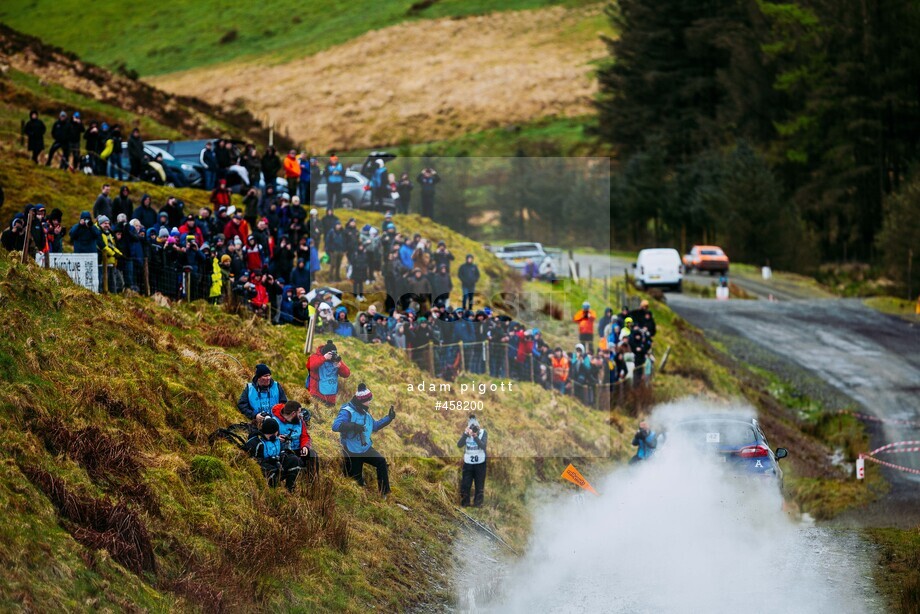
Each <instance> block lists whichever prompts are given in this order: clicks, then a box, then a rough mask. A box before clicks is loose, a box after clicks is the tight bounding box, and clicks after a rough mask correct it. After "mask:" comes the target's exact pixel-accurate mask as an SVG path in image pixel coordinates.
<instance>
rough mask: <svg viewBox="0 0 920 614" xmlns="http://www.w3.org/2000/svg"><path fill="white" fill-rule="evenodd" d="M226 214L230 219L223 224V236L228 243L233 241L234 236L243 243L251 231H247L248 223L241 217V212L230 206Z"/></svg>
mask: <svg viewBox="0 0 920 614" xmlns="http://www.w3.org/2000/svg"><path fill="white" fill-rule="evenodd" d="M227 215H228V216H230V221H229V222H227V223H226V224H225V225H224V237H225V238H226V239H227V242H228V243H229V242H230V241H233V239H234V238H235V237H239V238H240V241H242V242H243V244H244V245H245V243H246V239H247V238H248V237H249V235H250V234H251V233H250V232H249V223H248V222H247V221H246V220H244V219H243V212H242V211H239V210H237V209H236V208H235V207H233V206H231V207H230V208H228V209H227Z"/></svg>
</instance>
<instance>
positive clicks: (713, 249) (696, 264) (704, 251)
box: [684, 245, 728, 275]
mask: <svg viewBox="0 0 920 614" xmlns="http://www.w3.org/2000/svg"><path fill="white" fill-rule="evenodd" d="M684 266H685V267H687V271H688V272H690V271H693V270H697V271H709V272H710V273H711V274H712V273H719V274H721V275H725V274H726V273H728V256H726V255H725V252H723V251H722V248H721V247H717V246H715V245H694V246H693V249H691V250H690V253H689V254H684Z"/></svg>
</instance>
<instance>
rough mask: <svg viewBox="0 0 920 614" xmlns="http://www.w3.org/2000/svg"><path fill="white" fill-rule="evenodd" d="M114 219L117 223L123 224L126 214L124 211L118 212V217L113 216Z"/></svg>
mask: <svg viewBox="0 0 920 614" xmlns="http://www.w3.org/2000/svg"><path fill="white" fill-rule="evenodd" d="M115 221H117V222H118V223H119V224H123V223H125V222H127V221H128V216H127V215H125V214H124V213H119V214H118V217H116V218H115Z"/></svg>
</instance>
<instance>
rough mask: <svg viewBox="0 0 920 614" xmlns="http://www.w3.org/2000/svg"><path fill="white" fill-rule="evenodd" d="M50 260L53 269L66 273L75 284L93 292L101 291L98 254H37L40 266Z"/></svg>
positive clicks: (36, 257)
mask: <svg viewBox="0 0 920 614" xmlns="http://www.w3.org/2000/svg"><path fill="white" fill-rule="evenodd" d="M45 256H48V257H49V258H50V265H51V268H52V269H61V270H62V271H65V272H66V273H67V274H68V275H70V278H71V279H72V280H73V282H74V283H75V284H77V285H78V286H83V287H84V288H86V289H87V290H92V291H93V292H98V291H99V269H98V266H99V257H98V256H97V255H96V254H42V253H38V254H35V261H36V262H37V263H38V265H39V266H42V267H43V266H45Z"/></svg>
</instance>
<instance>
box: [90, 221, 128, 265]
mask: <svg viewBox="0 0 920 614" xmlns="http://www.w3.org/2000/svg"><path fill="white" fill-rule="evenodd" d="M96 229H97V230H98V231H99V238H98V239H96V248H97V249H98V250H99V253H100V254H102V255H103V256H104V258H105V259H107V260H108V261H109V263H114V262H115V259H116V258H123V257H124V254H122V253H121V250H119V249H118V246H117V245H116V244H115V235H113V234H112V222H111V221H110V220H109V218H108V217H107V216H105V215H100V216H99V217H97V218H96Z"/></svg>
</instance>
